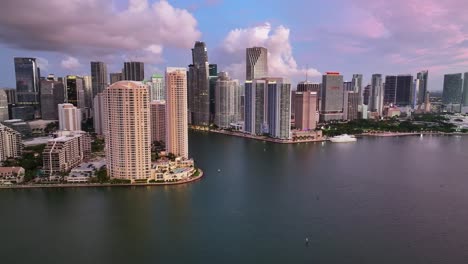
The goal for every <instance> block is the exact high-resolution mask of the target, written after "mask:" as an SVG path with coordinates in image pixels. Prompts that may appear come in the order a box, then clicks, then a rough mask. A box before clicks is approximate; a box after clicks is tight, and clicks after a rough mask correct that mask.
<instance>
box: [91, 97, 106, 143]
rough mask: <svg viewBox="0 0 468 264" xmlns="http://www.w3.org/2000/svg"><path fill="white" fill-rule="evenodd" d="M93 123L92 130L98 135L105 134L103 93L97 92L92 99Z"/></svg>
mask: <svg viewBox="0 0 468 264" xmlns="http://www.w3.org/2000/svg"><path fill="white" fill-rule="evenodd" d="M93 107H94V108H93V112H94V117H93V124H94V132H95V133H96V134H98V135H104V134H105V131H104V129H105V123H104V118H105V116H104V114H105V113H104V94H103V93H98V94H96V96H95V97H94V100H93Z"/></svg>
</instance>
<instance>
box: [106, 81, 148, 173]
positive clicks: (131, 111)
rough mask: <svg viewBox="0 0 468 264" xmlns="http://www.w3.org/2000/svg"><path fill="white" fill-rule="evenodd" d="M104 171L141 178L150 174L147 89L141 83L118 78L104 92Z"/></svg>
mask: <svg viewBox="0 0 468 264" xmlns="http://www.w3.org/2000/svg"><path fill="white" fill-rule="evenodd" d="M103 96H104V112H105V114H104V120H105V121H104V126H105V140H106V159H107V174H108V175H109V176H110V177H111V178H117V179H126V180H144V179H148V178H149V177H150V174H151V138H150V110H149V92H148V89H147V87H146V85H144V84H143V83H141V82H135V81H120V82H116V83H114V84H112V85H111V86H109V87H107V88H106V89H105V90H104V92H103Z"/></svg>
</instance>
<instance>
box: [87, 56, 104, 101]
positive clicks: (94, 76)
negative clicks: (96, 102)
mask: <svg viewBox="0 0 468 264" xmlns="http://www.w3.org/2000/svg"><path fill="white" fill-rule="evenodd" d="M91 83H92V89H93V98H94V97H95V96H96V94H98V93H102V91H104V89H105V88H106V86H107V65H106V64H105V63H104V62H100V61H92V62H91Z"/></svg>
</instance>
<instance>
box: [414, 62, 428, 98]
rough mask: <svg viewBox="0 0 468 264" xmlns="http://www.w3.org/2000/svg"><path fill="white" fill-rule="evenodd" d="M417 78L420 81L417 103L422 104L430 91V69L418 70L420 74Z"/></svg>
mask: <svg viewBox="0 0 468 264" xmlns="http://www.w3.org/2000/svg"><path fill="white" fill-rule="evenodd" d="M416 79H417V80H418V82H419V85H418V86H419V90H418V93H417V94H416V95H417V100H415V101H416V104H417V105H422V104H424V101H425V99H426V92H428V90H427V84H428V79H429V71H427V70H426V71H421V72H418V74H417V75H416Z"/></svg>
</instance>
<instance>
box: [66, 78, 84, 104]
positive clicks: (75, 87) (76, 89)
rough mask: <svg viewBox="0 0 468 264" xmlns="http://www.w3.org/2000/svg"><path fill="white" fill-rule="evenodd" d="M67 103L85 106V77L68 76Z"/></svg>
mask: <svg viewBox="0 0 468 264" xmlns="http://www.w3.org/2000/svg"><path fill="white" fill-rule="evenodd" d="M66 90H67V93H66V94H67V103H69V104H72V105H74V106H76V107H78V108H85V106H86V104H85V90H84V80H83V77H80V76H76V75H68V76H67V88H66Z"/></svg>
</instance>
